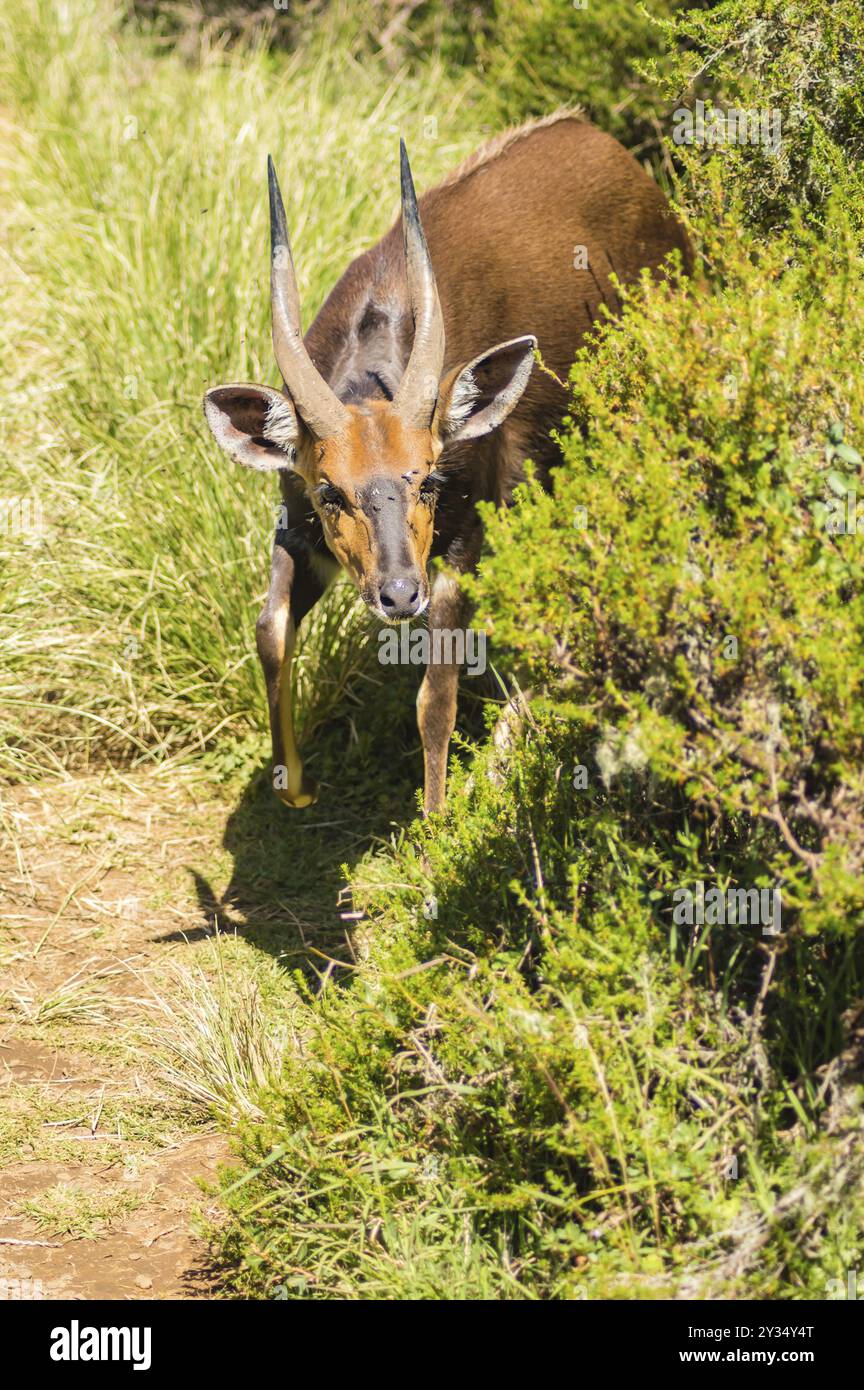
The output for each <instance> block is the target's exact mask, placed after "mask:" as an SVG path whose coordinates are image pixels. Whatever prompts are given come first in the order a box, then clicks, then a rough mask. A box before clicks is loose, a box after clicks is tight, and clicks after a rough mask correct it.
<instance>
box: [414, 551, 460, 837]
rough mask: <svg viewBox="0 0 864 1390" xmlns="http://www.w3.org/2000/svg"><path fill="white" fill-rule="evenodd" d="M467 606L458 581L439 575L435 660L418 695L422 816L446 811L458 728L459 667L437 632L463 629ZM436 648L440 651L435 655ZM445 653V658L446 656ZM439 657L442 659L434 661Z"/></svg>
mask: <svg viewBox="0 0 864 1390" xmlns="http://www.w3.org/2000/svg"><path fill="white" fill-rule="evenodd" d="M467 616H468V604H467V601H466V599H465V597H464V595H463V594H462V592H461V590H460V588H459V585H458V584H457V582H456V580H455V579H452V578H451V577H450V576H448V575H439V576H438V578H437V579H436V580H435V583H434V586H433V589H432V598H431V601H430V604H429V633H430V636H431V637H432V638H433V641H432V657H431V659H430V661H429V664H428V666H427V667H426V674H425V675H424V677H423V680H422V682H421V685H420V690H419V693H418V695H417V724H418V727H419V729H420V740H421V742H422V744H423V768H424V774H425V775H424V787H423V813H424V815H427V816H428V815H431V814H432V812H433V811H443V809H444V800H445V796H446V791H447V754H448V751H449V748H450V739H451V738H452V736H453V730H454V728H455V726H456V705H457V699H458V691H459V665H458V662H456V661H454V660H452V656H453V651H452V646H450V644H444V643H440V644H438V643H436V642H435V641H434V633H435V630H436V629H445V628H446V629H448V630H449V631H451V632H455V631H456V629H458V628H460V627H462V626H464V623H465V622H466V620H467ZM436 649H437V652H436ZM445 652H446V655H445ZM436 654H437V655H438V657H439V659H438V660H435V656H436Z"/></svg>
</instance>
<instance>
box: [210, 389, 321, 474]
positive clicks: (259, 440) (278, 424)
mask: <svg viewBox="0 0 864 1390" xmlns="http://www.w3.org/2000/svg"><path fill="white" fill-rule="evenodd" d="M204 414H205V415H206V416H207V424H208V425H209V426H210V429H211V430H212V432H213V438H214V439H215V440H216V443H217V444H218V445H219V447H220V449H224V450H225V453H226V454H228V455H229V456H230V457H231V458H232V459H236V460H237V462H238V463H243V464H245V465H246V467H247V468H257V469H258V470H259V472H262V473H269V472H272V471H274V470H275V469H277V468H293V466H294V459H295V456H296V450H297V443H298V440H299V438H300V422H299V419H298V416H297V412H296V410H295V409H294V405H293V403H292V401H291V400H290V399H289V398H288V397H287V396H285V395H283V394H282V392H281V391H275V390H274V389H273V388H272V387H271V386H253V385H250V384H248V383H246V382H237V383H235V384H234V385H232V386H214V387H213V389H212V390H211V391H208V392H207V394H206V395H205V397H204Z"/></svg>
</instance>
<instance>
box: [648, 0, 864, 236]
mask: <svg viewBox="0 0 864 1390" xmlns="http://www.w3.org/2000/svg"><path fill="white" fill-rule="evenodd" d="M666 38H667V44H668V48H667V52H668V54H670V55H671V61H667V62H666V63H663V62H662V61H661V62H655V63H653V64H648V66H647V69H646V77H653V78H654V79H655V80H656V81H657V83H658V87H659V89H660V91H661V92H662V93H663V94H664V96H665V98H666V99H667V100H668V101H670V102H673V101H674V102H675V104H676V106H677V105H678V103H679V102H680V101H681V99H682V98H686V101H687V104H688V105H689V106H690V107H692V106H693V105H694V103H695V101H696V100H701V101H703V102H705V103H706V104H707V105H713V106H714V107H716V108H717V109H719V110H720V111H721V112H725V111H726V110H728V109H730V108H733V107H736V108H739V109H750V110H756V111H760V112H766V113H770V112H776V113H779V117H780V130H781V132H782V136H781V139H780V143H779V147H778V148H777V149H776V150H773V149H772V148H771V147H770V144H769V145H766V144H765V143H764V142H763V141H761V140H760V141H758V142H756V143H746V144H734V145H733V144H727V145H724V146H720V147H718V148H713V147H712V146H710V145H707V144H706V145H702V146H701V147H694V148H693V149H692V150H691V151H690V152H689V156H688V151H687V147H686V146H683V147H682V146H679V147H677V150H676V153H677V154H678V155H679V156H681V155H682V154H683V155H684V158H685V163H687V164H688V165H689V169H690V174H691V182H692V183H693V185H695V199H694V201H695V202H696V205H697V206H699V205H700V200H699V190H700V189H704V188H705V186H706V185H705V183H704V182H703V180H702V179H701V177H700V173H699V171H700V168H701V166H703V165H706V164H707V165H709V166H714V168H715V169H716V171H717V172H718V174H719V176H720V177H721V178H722V181H723V185H724V187H725V188H726V189H727V190H728V191H730V192H731V193H732V196H733V198H736V199H738V200H740V203H741V206H742V207H743V208H744V210H745V215H746V219H747V221H748V222H749V223H750V224H751V225H753V226H755V227H756V228H758V229H759V230H761V231H763V232H764V231H771V230H773V229H777V228H780V227H782V226H785V225H788V223H789V221H790V218H791V216H792V214H793V212H795V211H801V212H803V213H804V214H805V215H806V217H807V218H808V219H809V220H810V221H812V222H813V223H814V224H815V225H817V226H820V227H824V223H825V212H826V206H827V203H828V201H829V200H830V199H831V198H832V197H834V198H836V199H839V200H841V201H842V202H843V204H844V206H845V208H846V210H847V212H848V214H849V216H850V217H851V218H852V221H853V225H855V226H856V228H857V229H858V230H859V232H860V231H861V230H862V229H864V165H862V159H864V12H862V9H861V6H860V4H859V3H858V0H833V3H832V4H830V5H826V4H823V3H822V2H821V0H724V3H722V4H719V5H717V6H714V7H712V8H711V9H709V10H706V11H705V12H700V11H699V10H694V9H687V10H679V11H677V12H676V14H675V16H674V17H673V19H672V20H671V22H670V23H669V24H668V25H667V26H666Z"/></svg>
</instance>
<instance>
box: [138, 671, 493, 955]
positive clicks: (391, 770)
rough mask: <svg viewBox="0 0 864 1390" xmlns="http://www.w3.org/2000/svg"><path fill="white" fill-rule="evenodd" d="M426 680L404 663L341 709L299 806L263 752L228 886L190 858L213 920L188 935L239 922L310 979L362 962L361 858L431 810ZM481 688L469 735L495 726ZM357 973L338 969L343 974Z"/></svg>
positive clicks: (240, 810)
mask: <svg viewBox="0 0 864 1390" xmlns="http://www.w3.org/2000/svg"><path fill="white" fill-rule="evenodd" d="M418 683H419V673H418V672H417V671H416V670H414V669H408V670H402V669H399V670H396V671H394V675H393V680H392V682H390V683H388V686H387V688H386V689H385V690H379V691H376V694H375V698H374V699H370V700H369V701H368V703H366V704H361V705H359V706H358V705H357V704H353V705H352V706H351V707H350V709H346V710H344V711H340V713H339V715H338V716H337V717H336V718H335V719H334V720H333V721H331V722H330V723H329V724H328V725H326V726H324V727H322V728H321V729H319V730H318V731H317V732H316V734H315V735H314V738H313V739H312V740H311V743H306V744H305V745H304V746H303V748H302V751H303V755H304V760H305V761H306V764H307V767H308V768H309V771H310V772H311V774H312V775H313V776H314V777H316V778H317V779H318V781H319V783H320V795H319V799H318V802H317V804H316V805H315V806H312V807H309V808H307V809H305V810H301V811H297V810H292V809H291V808H289V807H286V806H283V805H282V804H280V802H279V801H278V800H277V798H276V797H275V796H274V795H273V792H272V790H271V787H270V775H269V762H267V761H264V760H263V759H262V762H261V763H260V764H259V765H258V766H257V767H256V768H255V770H254V772H253V773H252V774H251V775H250V776H249V778H248V780H247V781H246V783H245V785H244V786H243V788H242V791H241V794H240V797H239V800H238V801H237V804H236V806H235V807H234V809H233V810H232V811H231V813H230V815H229V816H228V820H227V822H226V825H225V831H224V835H223V839H222V845H223V848H224V849H226V850H227V851H228V852H229V853H230V855H231V857H232V861H233V863H232V867H231V875H230V880H229V882H228V885H227V887H226V888H225V890H224V892H218V891H217V890H216V889H215V888H214V886H213V882H212V880H211V877H208V875H207V874H206V873H203V872H200V871H198V870H196V869H190V872H191V873H192V876H193V879H194V883H195V888H196V892H197V897H198V903H199V907H200V912H201V919H202V920H201V922H200V924H199V925H198V926H197V927H196V926H193V927H191V928H190V929H189V930H186V931H184V932H182V933H176V934H174V935H175V937H176V939H180V937H181V936H182V937H183V938H184V939H185V940H187V941H195V940H201V939H203V938H205V937H209V936H212V935H213V934H214V932H215V931H216V930H217V929H218V930H219V931H220V932H225V933H228V932H237V933H238V934H240V935H242V936H243V937H245V938H246V940H248V941H250V942H252V943H253V944H254V945H255V946H257V947H258V948H260V949H261V950H263V951H268V952H269V953H270V954H271V955H274V956H276V957H278V958H279V959H280V960H281V961H282V962H283V963H284V964H285V965H286V967H288V968H293V969H297V968H300V969H303V970H304V971H306V972H307V973H308V974H309V976H310V978H312V977H313V976H314V975H318V976H320V975H322V974H323V973H324V972H325V971H326V970H327V969H328V966H330V968H331V969H333V963H334V962H335V965H336V966H337V967H338V965H339V964H343V965H345V966H350V965H351V963H352V961H353V959H354V956H353V950H352V944H351V930H352V927H353V925H354V921H353V919H352V918H351V916H350V913H351V899H350V888H349V886H348V881H347V879H348V876H350V872H351V868H352V867H353V866H354V865H355V864H357V863H358V861H359V860H360V859H361V858H362V857H363V855H365V854H366V853H367V852H368V851H369V850H370V849H372V848H374V847H375V846H376V845H384V844H386V843H387V842H388V841H389V839H390V836H391V835H392V834H393V833H394V832H395V831H398V830H399V829H400V828H402V827H404V826H406V825H407V824H409V823H410V821H411V820H413V818H414V817H415V816H416V815H417V814H418V810H419V806H418V790H419V789H420V788H421V787H422V780H423V759H422V753H421V749H420V741H419V735H418V733H417V725H416V719H415V710H414V700H415V697H416V691H417V685H418ZM472 685H473V686H474V689H472V688H471V686H472ZM476 687H477V682H476V681H475V682H471V683H469V686H468V690H467V692H466V693H467V698H466V699H464V700H463V701H462V702H461V705H462V706H464V711H465V712H464V717H462V718H460V723H459V731H460V732H462V733H463V734H468V735H469V736H471V735H474V736H476V735H477V734H479V733H481V732H482V727H483V723H482V700H481V699H479V698H478V692H477V691H476ZM460 712H461V706H460ZM265 751H266V741H265V740H264V739H263V738H262V754H263V753H264V752H265ZM346 870H347V876H346ZM214 877H215V876H214ZM162 939H163V940H168V939H171V938H169V937H165V938H162ZM347 973H348V972H347V971H343V970H340V969H338V968H336V969H335V975H336V978H337V979H338V978H339V977H340V976H342V975H346V976H347Z"/></svg>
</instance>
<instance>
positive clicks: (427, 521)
mask: <svg viewBox="0 0 864 1390" xmlns="http://www.w3.org/2000/svg"><path fill="white" fill-rule="evenodd" d="M348 409H349V413H350V422H349V426H348V429H347V430H345V431H343V432H342V433H340V434H339V435H337V436H335V437H334V438H331V439H325V440H321V441H315V442H313V441H311V440H310V441H309V442H308V443H307V444H306V445H305V447H304V446H303V445H301V446H300V447H299V448H298V450H297V459H296V464H295V468H296V471H297V472H298V473H299V474H300V475H301V477H302V478H303V480H304V482H305V483H306V488H307V492H308V494H309V497H310V499H311V501H312V504H313V506H314V508H315V510H316V512H317V513H318V516H319V517H320V519H321V524H322V526H323V528H324V535H325V537H326V540H327V544H328V546H329V548H330V550H331V551H332V553H333V555H334V556H335V558H336V559H337V560H338V562H339V563H340V565H342V566H343V568H344V569H345V571H346V572H347V573H348V574H349V575H350V577H351V579H352V580H353V582H354V583H355V584H356V586H357V588H358V589H359V591H360V594H361V596H362V597H363V599H364V601H365V602H366V603H367V604H368V605H369V607H370V608H372V609H373V611H374V612H376V613H377V614H378V616H379V617H381V618H383V619H384V620H385V621H390V622H398V621H401V620H402V619H404V618H408V617H413V616H415V615H416V614H418V613H421V612H422V611H423V609H424V608H425V607H426V604H427V602H428V597H429V592H428V590H429V586H428V579H427V574H426V567H427V564H428V561H429V553H430V550H431V547H432V532H433V522H434V515H435V495H436V478H435V474H434V472H433V469H434V465H435V461H436V459H437V457H438V455H439V454H440V452H441V445H440V443H439V442H438V440H437V438H436V436H435V435H434V433H433V432H432V431H431V430H428V429H427V430H417V429H411V428H409V427H408V426H406V425H405V424H404V423H403V421H402V420H401V419H400V418H399V416H398V415H397V414H396V413H395V412H394V410H393V408H392V406H391V405H390V403H389V401H367V402H364V404H363V405H362V406H349V407H348Z"/></svg>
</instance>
